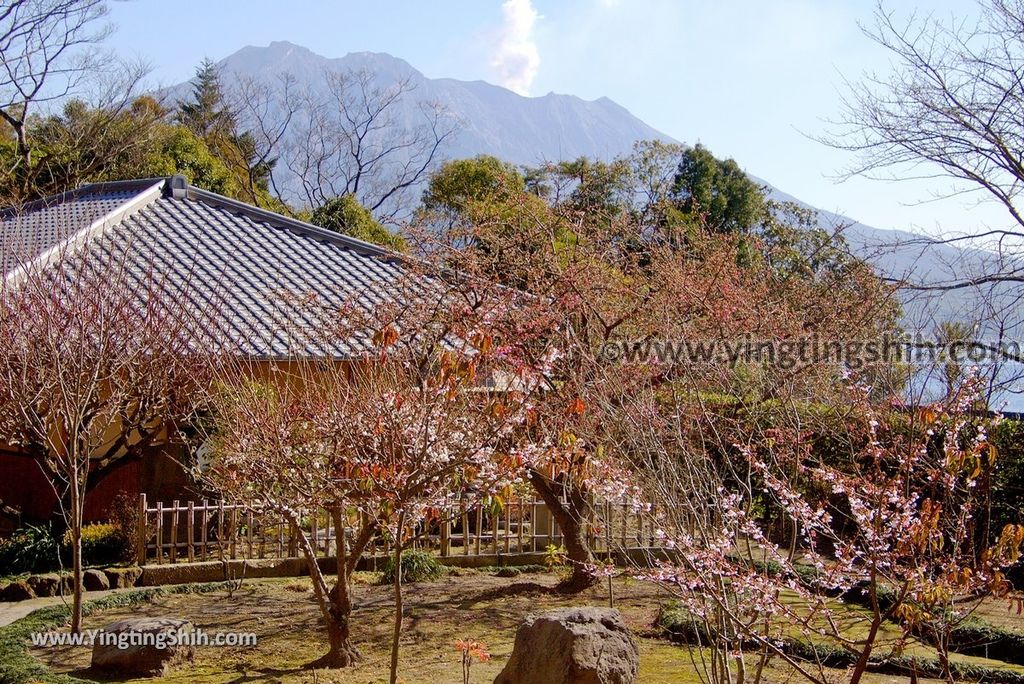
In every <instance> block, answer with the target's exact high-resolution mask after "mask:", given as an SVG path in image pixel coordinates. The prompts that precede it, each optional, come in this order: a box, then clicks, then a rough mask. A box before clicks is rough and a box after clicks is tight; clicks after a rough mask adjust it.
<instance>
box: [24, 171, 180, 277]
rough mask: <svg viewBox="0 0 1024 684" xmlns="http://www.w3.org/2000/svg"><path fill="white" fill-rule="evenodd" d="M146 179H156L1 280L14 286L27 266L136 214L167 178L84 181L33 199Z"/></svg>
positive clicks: (156, 195) (77, 193)
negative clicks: (56, 192)
mask: <svg viewBox="0 0 1024 684" xmlns="http://www.w3.org/2000/svg"><path fill="white" fill-rule="evenodd" d="M147 181H155V182H154V183H153V184H152V185H150V186H149V187H148V188H146V189H144V190H143V191H141V192H139V193H138V194H137V195H135V196H134V197H131V198H129V199H128V200H126V201H125V202H124V203H122V204H120V205H118V206H117V207H115V208H114V209H112V210H111V211H108V212H107V213H106V214H104V215H103V216H100V217H99V218H97V219H96V220H94V221H92V222H91V223H90V224H89V225H88V226H85V227H84V228H81V229H79V230H76V231H75V232H73V233H71V235H69V236H68V237H66V238H65V239H63V240H60V241H59V242H57V243H56V244H55V245H53V246H52V247H50V248H48V249H46V250H44V251H43V252H42V253H40V254H38V255H37V256H35V257H33V258H32V259H30V260H29V261H27V262H25V263H24V264H21V265H20V266H18V267H17V268H15V269H13V270H11V271H10V272H8V273H7V274H6V275H5V276H4V281H5V282H6V283H7V284H9V285H12V284H13V285H17V284H18V283H19V282H20V281H22V280H23V279H24V278H25V277H26V276H27V273H28V269H29V267H31V266H33V265H38V266H47V265H48V264H49V263H50V262H52V261H53V260H54V259H55V258H56V257H58V256H61V255H63V254H64V253H66V251H67V250H69V249H74V248H75V247H78V246H79V245H81V244H84V243H86V242H88V241H89V240H90V239H92V238H94V237H96V236H98V235H101V234H102V233H104V232H106V231H107V230H108V229H109V228H112V227H113V226H115V225H118V224H119V223H121V221H123V220H124V219H125V218H126V217H127V216H129V215H131V214H133V213H135V212H136V211H138V210H140V209H142V208H143V207H145V206H147V205H149V204H151V203H152V202H153V201H155V200H156V199H158V198H159V197H160V195H161V193H162V192H163V187H164V184H165V183H166V182H167V179H166V178H159V179H155V178H147V179H138V180H132V181H113V182H108V183H90V184H86V185H81V186H79V187H78V188H75V189H74V190H70V191H68V192H64V193H61V194H59V195H51V196H50V197H46V198H43V199H42V200H36V202H44V201H46V200H50V199H53V198H55V197H60V198H65V199H62V201H67V200H68V199H71V198H74V197H77V196H80V195H83V194H86V193H88V192H90V191H92V192H95V191H96V190H97V189H110V188H111V186H114V187H130V186H131V185H142V184H143V183H144V182H147ZM43 206H49V205H43Z"/></svg>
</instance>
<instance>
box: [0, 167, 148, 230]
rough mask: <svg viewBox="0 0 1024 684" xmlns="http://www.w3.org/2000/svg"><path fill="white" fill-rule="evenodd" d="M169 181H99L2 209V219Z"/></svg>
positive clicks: (142, 179)
mask: <svg viewBox="0 0 1024 684" xmlns="http://www.w3.org/2000/svg"><path fill="white" fill-rule="evenodd" d="M166 180H167V177H166V176H156V177H152V178H133V179H130V180H117V181H99V182H96V183H82V184H81V185H79V186H78V187H77V188H73V189H71V190H65V191H64V192H57V193H54V194H52V195H47V196H46V197H40V198H39V199H34V200H32V201H30V202H25V203H23V204H19V205H12V206H9V207H4V208H3V209H0V218H3V219H7V218H11V217H14V216H18V215H19V214H24V213H27V212H30V211H36V210H38V209H47V208H49V207H52V206H56V205H58V204H62V203H64V202H67V201H69V200H73V199H76V198H78V197H81V196H83V195H85V194H88V193H95V192H102V191H104V190H122V189H128V188H131V187H133V186H140V187H142V188H145V189H148V188H150V187H152V185H153V184H155V183H162V182H164V181H166Z"/></svg>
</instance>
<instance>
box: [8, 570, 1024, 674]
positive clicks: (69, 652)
mask: <svg viewBox="0 0 1024 684" xmlns="http://www.w3.org/2000/svg"><path fill="white" fill-rule="evenodd" d="M499 575H500V573H499V571H498V570H496V569H481V570H468V569H460V570H458V571H453V572H450V573H448V574H446V575H445V576H443V577H442V578H440V579H439V580H438V581H436V582H424V583H419V584H415V585H410V586H409V587H407V593H406V596H407V599H406V605H407V607H408V610H407V612H406V614H405V633H404V636H403V641H402V669H401V671H402V676H403V678H404V681H405V682H409V683H411V682H438V683H441V682H443V683H445V684H447V683H448V682H454V681H461V674H460V666H459V656H458V653H457V652H456V650H455V648H454V641H455V640H456V639H460V638H467V639H476V640H480V641H483V642H484V643H486V644H487V645H488V647H489V649H490V652H491V654H492V660H491V661H490V662H488V663H476V664H474V666H473V670H472V681H473V682H490V681H492V680H493V679H494V677H495V676H496V675H497V674H498V672H500V670H501V668H502V667H503V666H504V663H505V661H506V660H507V658H508V656H509V654H510V653H511V651H512V645H513V641H514V638H515V630H516V627H517V625H518V624H519V623H520V622H521V620H522V619H523V617H524V616H525V615H526V614H528V613H531V612H536V611H542V610H547V609H551V608H555V607H560V606H566V605H607V600H608V599H607V595H606V593H605V592H606V589H605V588H604V587H601V588H595V589H592V590H589V591H588V592H585V593H583V594H581V595H578V596H565V595H562V594H559V593H557V592H555V591H554V587H555V585H556V583H557V581H558V577H557V576H556V575H554V574H551V573H539V572H531V573H530V574H528V575H520V576H516V577H501V576H499ZM377 577H378V574H377V573H360V577H359V578H358V582H357V585H356V588H355V601H356V612H355V616H354V632H355V639H356V642H357V644H358V646H359V648H360V650H361V651H362V652H363V655H364V658H365V659H364V661H363V662H362V663H361V664H360V665H359V666H358V667H355V668H349V669H346V670H336V671H318V672H317V673H316V679H315V681H317V682H322V683H324V684H329V683H338V684H356V683H358V684H370V683H375V682H380V681H386V673H387V669H388V659H389V646H390V641H389V639H390V630H391V618H392V613H391V610H392V605H391V602H390V588H389V587H387V586H377V585H376V584H375V582H376V580H377ZM310 586H311V585H310V584H309V580H308V579H282V580H260V581H255V580H253V581H249V582H246V583H245V585H244V586H243V587H242V589H240V590H238V591H235V592H234V594H233V595H229V594H228V592H227V591H226V590H224V589H223V588H222V586H221V585H203V586H201V587H192V588H175V589H170V590H168V589H155V590H144V591H138V592H131V593H126V594H116V595H113V596H111V597H108V598H105V599H101V600H99V601H96V602H93V603H91V604H90V612H89V616H88V617H87V618H86V621H85V627H86V628H94V627H99V626H102V625H104V624H106V623H108V622H110V621H113V620H117V619H121V618H124V617H131V616H143V615H146V616H173V617H181V618H186V619H189V620H191V621H192V622H194V623H195V624H196V625H197V627H200V628H201V629H203V630H205V631H207V632H210V633H213V632H217V631H247V632H249V631H251V632H255V633H256V634H257V636H258V637H259V644H258V645H257V646H256V647H255V648H212V647H210V648H199V649H197V653H196V658H195V661H194V662H193V663H191V664H186V665H182V666H180V667H178V668H176V669H175V670H173V671H172V672H171V673H169V675H168V676H167V677H166V678H165V679H167V680H169V681H170V682H173V683H175V684H177V683H180V684H202V683H206V682H210V683H218V684H219V683H225V684H226V683H227V682H245V681H273V682H286V683H292V682H295V683H299V682H302V683H310V682H313V681H314V678H313V673H311V672H310V671H309V670H307V669H305V665H306V664H307V663H308V662H310V661H311V660H313V659H314V658H316V657H317V656H319V655H321V654H322V653H323V652H324V651H325V650H326V639H325V634H324V633H323V629H322V625H321V624H320V621H319V617H318V614H317V609H316V606H315V604H314V602H313V598H312V594H311V592H310V590H309V588H310ZM200 591H201V592H202V595H200V594H199V593H198V592H200ZM664 599H665V596H664V594H663V593H662V592H661V591H660V590H658V589H657V588H656V587H653V586H651V585H648V584H644V583H641V582H636V581H632V582H625V581H621V580H617V581H616V583H615V604H616V608H618V609H619V610H621V611H622V613H623V616H624V618H625V620H626V622H627V624H628V625H629V626H630V627H631V629H632V630H633V631H634V633H635V634H637V641H638V644H639V647H640V653H641V661H640V667H641V670H640V677H639V680H638V681H640V682H643V683H644V684H669V683H672V684H677V683H679V684H691V683H696V682H700V681H701V677H700V674H699V673H700V670H701V668H702V667H703V663H704V662H707V658H708V653H707V652H705V651H702V650H701V649H697V648H691V647H687V646H680V645H677V644H673V643H671V642H670V641H668V640H667V639H664V638H663V637H662V635H661V633H660V632H659V631H658V630H657V629H654V628H653V627H652V625H654V624H655V621H656V618H657V616H658V612H659V609H660V606H661V605H662V604H663V602H664ZM66 619H67V611H66V609H64V608H63V607H61V608H57V609H49V608H48V609H45V610H43V611H37V612H36V613H33V614H32V615H31V616H30V617H29V618H25V619H24V620H22V621H20V622H18V623H15V625H12V626H11V627H9V628H4V629H2V630H0V673H2V674H0V684H27V683H28V682H32V681H42V682H63V683H70V682H75V681H81V680H83V679H84V678H88V677H89V676H90V674H89V672H88V671H87V669H86V668H87V667H88V663H89V653H88V649H84V648H78V649H74V648H70V647H66V648H54V649H45V650H44V649H31V650H27V649H26V647H25V639H26V638H27V636H28V634H30V633H31V632H33V631H46V630H48V629H53V628H54V627H56V626H59V625H60V624H62V623H63V622H65V621H66ZM11 658H13V663H14V664H13V665H8V661H9V660H10V659H11ZM958 662H961V663H963V666H964V667H966V666H967V665H969V664H977V665H979V666H981V667H992V666H994V665H996V664H997V663H994V662H993V661H986V660H984V659H965V660H960V661H958ZM753 666H754V659H753V656H751V658H750V660H749V667H751V668H752V667H753ZM48 668H49V669H48ZM1018 670H1020V671H1024V670H1022V669H1021V668H1016V669H1013V668H1011V669H1006V670H1000V671H999V672H1000V673H1007V672H1011V673H1015V672H1017V671H1018ZM965 674H966V672H965ZM974 674H975V675H978V678H981V675H991V674H992V672H988V671H985V670H981V669H977V670H975V671H974ZM829 675H830V676H831V677H832V678H833V679H834V680H835V681H842V679H843V669H836V670H830V671H829ZM1000 676H1002V675H1000ZM140 681H141V680H140ZM764 681H766V682H782V681H799V680H798V679H797V678H794V677H793V672H792V670H791V669H789V668H788V666H786V665H785V664H784V663H782V662H781V661H780V660H779V659H775V660H772V661H771V662H770V663H769V666H768V670H767V672H766V676H765V680H764ZM895 681H901V682H905V681H906V677H905V676H903V677H902V678H900V679H895V678H894V677H893V676H892V675H888V674H884V673H874V674H872V675H870V676H869V677H868V678H867V679H866V682H868V683H869V684H884V683H887V682H895ZM921 681H922V682H923V681H925V680H924V679H922V680H921ZM989 681H991V680H989ZM997 681H1009V680H1006V679H1003V680H997Z"/></svg>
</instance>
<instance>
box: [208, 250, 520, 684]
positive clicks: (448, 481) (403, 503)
mask: <svg viewBox="0 0 1024 684" xmlns="http://www.w3.org/2000/svg"><path fill="white" fill-rule="evenodd" d="M410 268H411V267H410ZM424 283H428V284H427V285H424ZM406 286H407V287H408V289H405V288H404V287H400V289H402V291H403V293H404V294H403V295H401V296H398V297H396V298H395V300H394V301H393V302H390V303H388V304H383V305H381V306H379V307H377V308H374V309H373V310H372V311H369V312H368V311H366V310H365V309H363V308H360V307H358V306H356V305H353V306H352V307H347V308H345V309H344V310H342V311H340V312H337V313H336V317H337V319H338V323H337V325H336V327H335V329H334V330H333V331H332V332H331V333H330V335H331V337H332V339H335V340H348V341H352V340H358V339H362V340H364V341H366V342H367V343H368V346H367V347H366V348H365V349H364V351H362V352H359V353H357V354H355V355H353V356H350V357H349V358H348V359H346V360H333V359H319V360H317V359H308V358H307V359H293V360H289V361H288V362H287V363H280V364H275V365H273V366H272V367H271V370H270V371H267V370H266V369H265V368H261V367H253V366H249V365H247V364H236V365H235V367H234V368H233V369H232V370H231V371H230V372H229V373H228V374H226V375H225V376H224V377H223V379H222V382H221V391H220V396H219V397H218V398H217V399H216V400H215V405H216V407H217V410H216V418H215V420H214V421H213V422H214V429H213V431H212V432H211V434H210V435H209V438H210V441H211V445H212V447H213V448H212V454H213V457H212V462H211V464H210V465H209V467H208V469H207V470H206V471H205V473H204V476H205V477H206V479H207V481H209V482H210V483H211V484H213V485H214V486H215V487H216V488H217V489H218V490H219V491H220V492H221V493H222V495H223V496H224V497H225V498H227V499H229V500H232V501H234V502H238V503H242V504H246V505H250V506H252V507H254V508H258V509H259V510H262V511H267V510H269V511H274V512H276V513H278V514H280V515H282V516H283V517H284V518H285V520H287V521H288V523H289V524H290V525H291V526H292V529H293V530H294V531H296V532H298V533H299V538H300V546H301V548H302V551H303V553H304V555H305V557H306V560H307V562H308V565H309V572H310V576H311V578H312V580H313V586H314V594H315V596H316V599H317V604H318V606H319V608H320V612H321V615H322V617H323V619H324V622H325V624H326V625H327V631H328V637H329V642H330V648H329V651H328V653H327V654H325V655H324V656H323V657H322V658H321V659H319V660H318V661H317V663H316V664H318V665H323V666H328V667H344V666H348V665H351V664H353V663H355V662H357V661H358V660H359V658H360V654H359V652H358V650H357V649H356V647H355V646H354V644H353V643H352V626H351V615H352V598H351V596H352V594H351V575H352V572H353V571H354V570H355V567H356V564H357V563H358V561H359V558H360V557H361V555H362V554H363V552H364V551H366V550H367V548H369V545H370V544H371V543H372V542H373V540H374V538H375V537H377V536H384V537H385V538H386V539H387V540H388V541H389V543H390V545H391V547H392V548H393V549H394V561H395V567H396V573H395V584H394V591H395V597H394V598H395V626H394V640H393V653H392V664H391V669H392V681H396V679H397V672H398V643H399V637H400V634H401V628H402V590H401V560H402V552H403V550H404V549H405V548H407V547H408V545H409V544H410V543H411V541H412V540H413V539H415V538H416V535H417V534H419V532H417V530H422V529H423V526H424V525H425V524H429V523H431V522H439V521H440V520H441V517H442V516H443V515H445V514H446V513H444V512H445V511H448V510H450V509H452V508H454V506H453V504H457V503H462V504H466V505H473V504H474V503H482V502H486V501H490V500H494V499H495V498H496V497H498V496H499V495H500V493H501V492H502V490H504V489H505V488H506V487H507V486H508V485H509V484H510V483H512V482H513V481H514V480H515V479H516V478H519V477H521V474H522V471H523V467H524V465H523V464H524V462H525V459H526V458H527V456H528V455H529V454H530V453H532V452H531V450H530V449H526V448H524V446H523V440H524V437H523V429H522V428H523V426H524V425H525V423H526V421H527V419H528V414H529V410H530V404H529V402H530V397H531V394H532V392H531V388H533V387H536V386H537V374H536V373H535V372H533V371H532V370H531V368H530V367H529V366H526V365H523V364H522V363H521V361H520V356H519V355H518V354H517V353H516V347H517V345H518V344H519V343H520V342H521V340H522V339H524V338H523V336H521V335H519V334H518V333H517V334H516V335H514V336H512V335H509V336H508V337H506V335H507V334H508V331H509V328H506V327H504V326H505V322H506V321H505V319H506V318H507V317H508V315H509V313H510V312H514V311H515V309H514V308H513V307H510V306H509V305H508V302H507V296H508V295H509V294H511V295H514V293H510V292H508V291H506V292H505V295H506V296H505V298H489V297H484V296H483V294H482V293H481V292H479V291H474V292H468V291H467V290H466V289H465V288H462V287H451V288H449V287H448V286H447V285H442V284H441V283H440V282H439V281H434V280H430V278H429V276H427V275H425V274H423V273H417V274H411V275H410V279H409V282H408V283H406ZM513 318H514V317H513ZM319 510H327V511H330V514H331V516H332V518H333V520H334V527H335V529H336V530H337V531H338V535H339V541H338V564H337V577H336V579H335V581H334V584H333V587H332V586H330V584H329V582H328V578H327V577H326V576H325V575H324V574H323V573H322V572H321V571H320V569H319V566H318V565H317V562H316V550H315V542H316V540H313V539H311V538H310V537H309V535H308V533H306V532H304V531H303V529H302V524H301V523H302V520H303V518H304V517H306V516H309V515H314V514H315V513H316V512H317V511H319Z"/></svg>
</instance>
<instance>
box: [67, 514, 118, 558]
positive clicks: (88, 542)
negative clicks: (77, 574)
mask: <svg viewBox="0 0 1024 684" xmlns="http://www.w3.org/2000/svg"><path fill="white" fill-rule="evenodd" d="M71 541H72V540H71V530H68V531H67V532H65V533H64V546H65V547H66V548H67V547H70V546H71ZM126 542H127V540H126V539H125V537H124V536H123V535H122V533H121V530H120V529H119V528H118V526H117V525H114V524H112V523H93V524H91V525H84V526H83V527H82V562H83V563H84V564H85V565H111V564H113V563H119V562H121V561H122V560H124V559H125V557H126V556H127V554H128V552H129V549H128V548H127V547H126Z"/></svg>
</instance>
